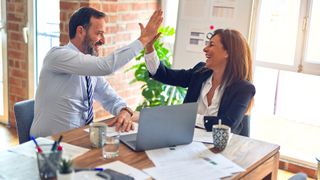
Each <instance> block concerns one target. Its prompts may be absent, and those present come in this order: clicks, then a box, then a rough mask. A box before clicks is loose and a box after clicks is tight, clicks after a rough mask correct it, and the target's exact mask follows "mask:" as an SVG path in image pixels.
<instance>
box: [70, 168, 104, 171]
mask: <svg viewBox="0 0 320 180" xmlns="http://www.w3.org/2000/svg"><path fill="white" fill-rule="evenodd" d="M74 171H75V172H78V171H103V168H78V169H75V170H74Z"/></svg>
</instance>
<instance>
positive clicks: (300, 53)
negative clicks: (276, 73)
mask: <svg viewBox="0 0 320 180" xmlns="http://www.w3.org/2000/svg"><path fill="white" fill-rule="evenodd" d="M261 2H262V0H258V1H257V5H256V6H254V7H253V20H252V27H251V33H250V37H251V38H250V39H249V42H250V47H251V49H252V52H253V58H254V64H255V65H256V66H261V67H266V68H273V69H278V70H285V71H293V72H300V73H306V74H314V75H320V64H316V63H308V62H306V61H305V51H306V41H307V35H308V32H309V26H310V23H308V22H309V20H310V13H311V12H310V9H311V8H312V2H313V0H306V1H303V0H300V9H299V17H298V33H297V35H296V37H297V40H296V48H295V49H296V50H295V55H294V60H293V65H283V64H278V63H272V62H265V61H258V60H256V54H255V52H256V48H255V47H257V36H256V32H257V28H258V27H257V24H258V16H259V12H260V9H261V4H262V3H261Z"/></svg>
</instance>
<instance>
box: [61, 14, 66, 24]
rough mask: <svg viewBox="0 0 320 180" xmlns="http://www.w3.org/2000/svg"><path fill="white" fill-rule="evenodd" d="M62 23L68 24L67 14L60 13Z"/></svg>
mask: <svg viewBox="0 0 320 180" xmlns="http://www.w3.org/2000/svg"><path fill="white" fill-rule="evenodd" d="M60 21H61V22H66V21H67V15H66V13H65V12H60Z"/></svg>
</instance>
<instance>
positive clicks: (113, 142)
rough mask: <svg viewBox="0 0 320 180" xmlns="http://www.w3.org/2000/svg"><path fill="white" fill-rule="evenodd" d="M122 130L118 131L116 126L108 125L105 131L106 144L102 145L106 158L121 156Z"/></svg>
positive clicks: (103, 154)
mask: <svg viewBox="0 0 320 180" xmlns="http://www.w3.org/2000/svg"><path fill="white" fill-rule="evenodd" d="M119 146H120V131H116V128H115V126H113V127H107V131H106V133H105V140H104V146H103V147H102V156H103V157H104V158H105V159H110V158H115V157H118V156H119Z"/></svg>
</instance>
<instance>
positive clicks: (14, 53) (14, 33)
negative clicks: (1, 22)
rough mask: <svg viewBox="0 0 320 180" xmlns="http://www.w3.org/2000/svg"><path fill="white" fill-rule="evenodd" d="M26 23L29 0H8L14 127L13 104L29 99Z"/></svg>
mask: <svg viewBox="0 0 320 180" xmlns="http://www.w3.org/2000/svg"><path fill="white" fill-rule="evenodd" d="M26 24H27V0H7V34H8V38H7V42H8V45H7V47H8V51H7V57H8V59H7V61H8V86H9V87H8V96H9V97H8V100H9V120H10V122H9V123H10V125H11V126H13V127H15V119H14V114H13V104H14V103H15V102H17V101H21V100H24V99H28V45H27V44H25V43H24V41H23V35H22V28H23V27H24V26H26Z"/></svg>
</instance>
